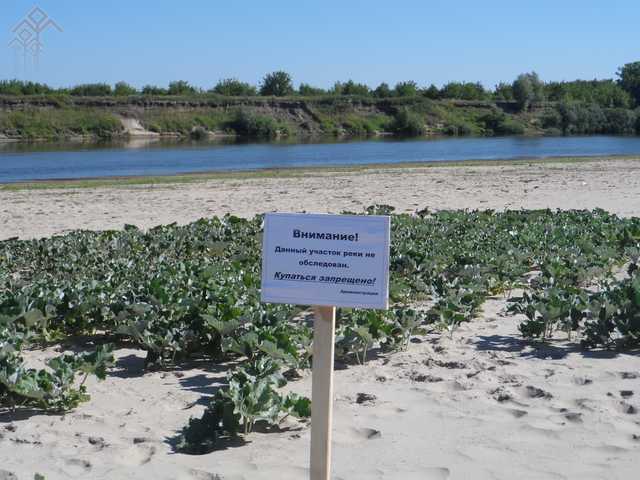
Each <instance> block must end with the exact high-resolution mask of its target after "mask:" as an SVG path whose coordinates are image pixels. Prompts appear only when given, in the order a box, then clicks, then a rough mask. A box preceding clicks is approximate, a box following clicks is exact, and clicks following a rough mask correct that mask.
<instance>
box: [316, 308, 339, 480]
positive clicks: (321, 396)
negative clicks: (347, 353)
mask: <svg viewBox="0 0 640 480" xmlns="http://www.w3.org/2000/svg"><path fill="white" fill-rule="evenodd" d="M335 315H336V309H335V307H314V319H313V371H312V378H311V401H312V404H311V473H310V477H309V478H310V479H311V480H329V476H330V474H331V407H332V404H333V356H334V340H335V339H334V336H335Z"/></svg>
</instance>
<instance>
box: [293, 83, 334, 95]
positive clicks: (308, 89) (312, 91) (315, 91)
mask: <svg viewBox="0 0 640 480" xmlns="http://www.w3.org/2000/svg"><path fill="white" fill-rule="evenodd" d="M298 93H299V94H300V95H304V96H305V97H315V96H318V95H326V94H327V91H326V90H324V89H322V88H316V87H312V86H311V85H309V84H308V83H301V84H300V88H298Z"/></svg>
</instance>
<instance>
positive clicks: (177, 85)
mask: <svg viewBox="0 0 640 480" xmlns="http://www.w3.org/2000/svg"><path fill="white" fill-rule="evenodd" d="M167 93H168V94H169V95H192V94H194V93H198V89H197V88H196V87H192V86H191V85H189V82H186V81H184V80H178V81H176V82H171V83H169V90H168V91H167Z"/></svg>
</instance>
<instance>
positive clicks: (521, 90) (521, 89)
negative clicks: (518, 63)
mask: <svg viewBox="0 0 640 480" xmlns="http://www.w3.org/2000/svg"><path fill="white" fill-rule="evenodd" d="M511 92H512V94H513V98H514V99H515V101H516V104H517V105H518V108H520V110H526V109H527V108H529V105H531V104H539V103H541V102H544V83H543V82H542V81H541V80H540V77H538V74H537V73H536V72H531V73H521V74H520V75H518V78H516V79H515V80H514V82H513V85H512V86H511Z"/></svg>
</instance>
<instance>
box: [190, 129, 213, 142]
mask: <svg viewBox="0 0 640 480" xmlns="http://www.w3.org/2000/svg"><path fill="white" fill-rule="evenodd" d="M208 136H209V135H208V134H207V131H206V130H205V129H204V128H202V127H197V128H194V129H193V130H191V131H190V132H189V138H191V139H192V140H202V139H204V138H207V137H208Z"/></svg>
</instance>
